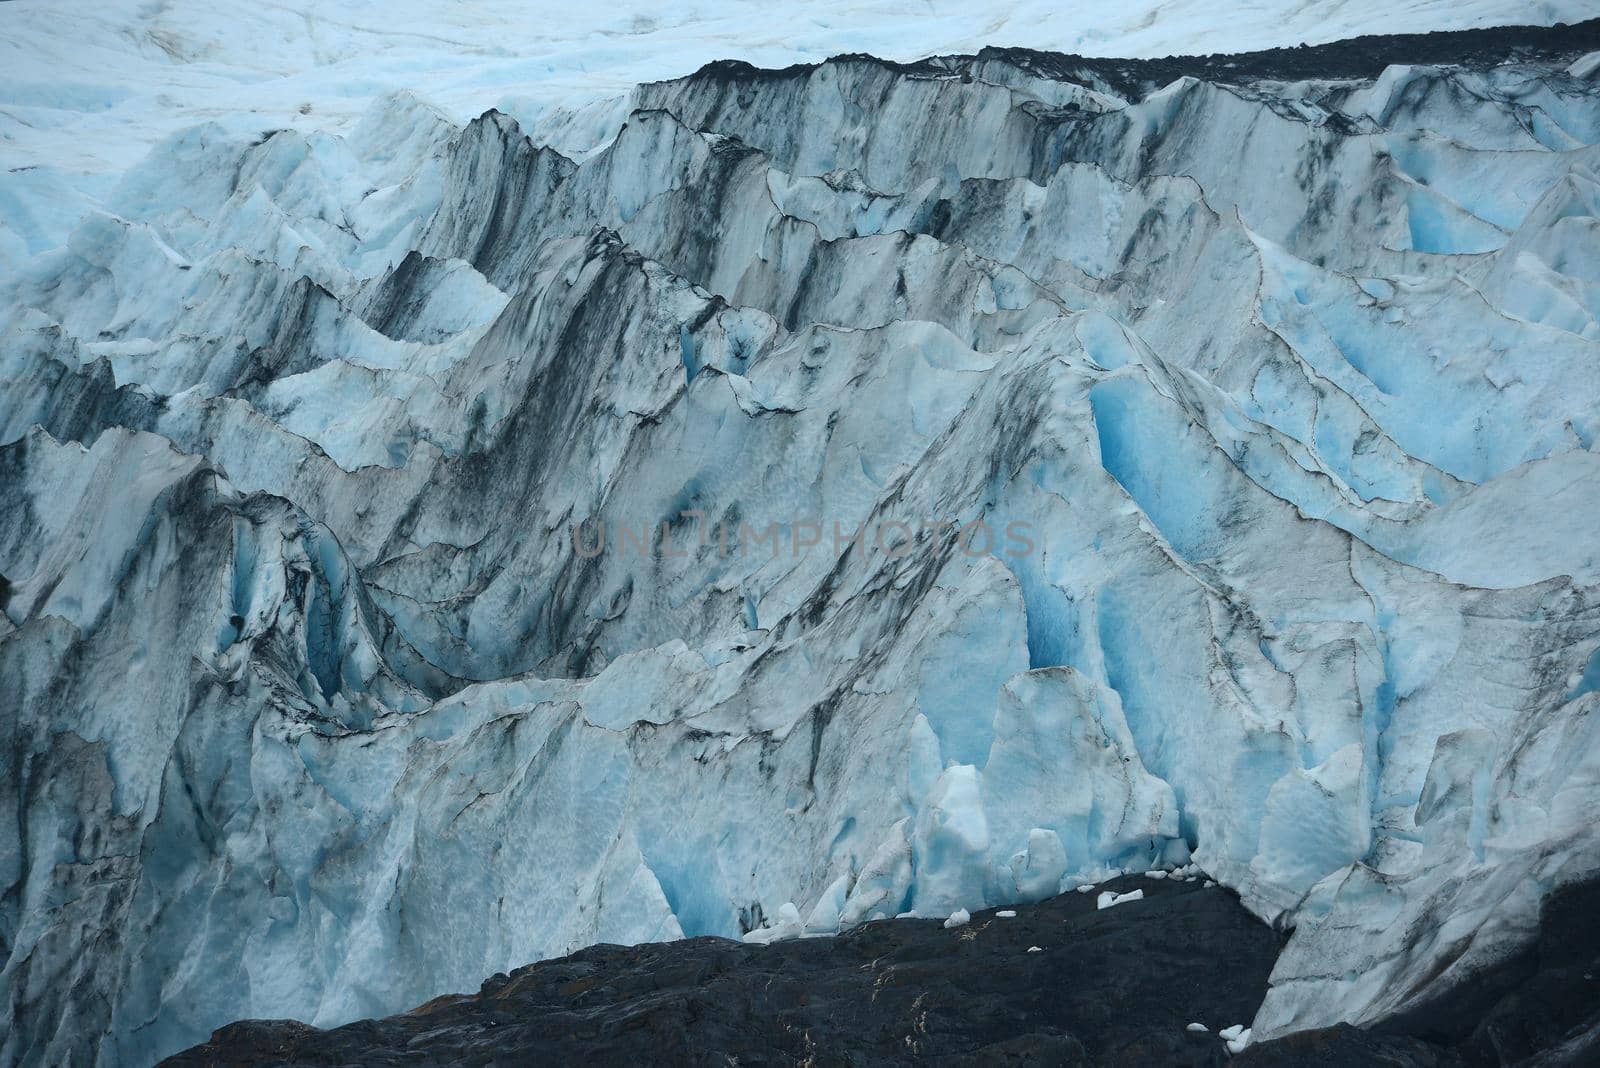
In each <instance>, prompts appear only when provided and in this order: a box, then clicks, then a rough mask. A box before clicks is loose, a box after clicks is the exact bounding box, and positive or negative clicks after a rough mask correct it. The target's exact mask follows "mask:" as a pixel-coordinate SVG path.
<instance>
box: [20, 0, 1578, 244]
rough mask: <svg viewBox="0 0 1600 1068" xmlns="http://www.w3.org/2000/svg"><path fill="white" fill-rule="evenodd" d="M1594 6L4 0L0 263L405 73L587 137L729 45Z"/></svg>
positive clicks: (1393, 25) (942, 39)
mask: <svg viewBox="0 0 1600 1068" xmlns="http://www.w3.org/2000/svg"><path fill="white" fill-rule="evenodd" d="M1592 13H1593V11H1592V6H1591V5H1590V4H1589V3H1588V2H1587V0H1539V2H1538V3H1533V4H1522V3H1509V2H1507V0H1406V2H1402V3H1393V2H1389V0H1354V2H1346V3H1329V2H1325V0H1324V2H1319V0H1269V2H1264V3H1250V4H1219V3H1216V2H1214V0H1159V2H1158V0H1130V2H1127V3H1117V4H1098V3H1096V4H1081V5H1072V4H1060V3H1054V2H1047V0H995V2H992V3H989V2H972V0H960V2H954V3H952V2H948V0H821V2H819V0H794V2H791V3H783V4H770V3H761V2H758V0H699V2H689V3H676V2H664V0H626V2H622V3H610V4H579V5H573V4H552V3H533V4H529V3H525V2H519V0H475V2H472V3H439V2H431V0H400V2H388V0H356V2H352V3H340V4H336V5H329V4H326V3H312V2H308V0H291V2H288V3H271V4H262V3H249V2H246V0H220V2H211V0H96V2H94V3H80V4H63V3H60V2H59V0H10V2H8V3H5V4H0V163H3V169H0V265H4V264H6V263H8V262H9V263H15V262H17V261H18V260H19V259H20V258H22V257H23V256H24V255H25V254H30V253H37V252H41V251H44V250H45V249H46V248H50V247H53V246H55V245H58V244H60V243H61V242H62V241H63V240H65V238H66V235H67V232H68V231H69V230H70V229H71V226H72V225H73V224H74V223H76V221H77V220H78V219H79V218H81V217H82V215H83V213H84V211H85V210H87V208H89V207H91V206H94V205H96V204H97V203H98V202H99V199H100V198H101V197H103V196H104V195H105V194H106V193H107V192H108V191H109V189H110V183H111V181H112V178H113V176H114V175H116V174H117V173H120V172H121V171H123V170H126V169H127V168H128V167H130V166H131V165H132V164H134V163H135V162H137V161H138V160H139V159H140V158H142V157H143V156H144V154H145V153H146V152H148V151H149V150H150V148H151V147H152V146H154V145H155V144H156V143H157V142H158V141H160V140H161V139H162V138H164V137H166V136H167V135H168V134H170V133H172V132H173V131H174V130H177V129H180V128H182V127H185V126H191V125H194V124H196V123H200V122H217V123H221V124H222V125H223V126H224V127H225V128H227V129H229V130H230V131H232V132H233V133H235V134H241V135H242V134H250V133H258V132H261V131H264V130H274V129H294V130H300V131H303V132H308V131H312V130H347V129H349V128H350V127H352V126H353V125H354V123H355V122H356V121H357V120H358V119H359V117H360V116H361V115H362V114H363V113H364V112H365V111H366V108H367V106H368V105H369V104H370V103H371V101H372V100H373V99H375V98H376V97H379V96H382V95H384V94H386V93H389V92H394V91H398V90H407V91H413V92H417V93H419V94H420V95H422V96H423V97H424V98H426V99H427V100H428V102H429V103H431V104H433V105H435V106H437V107H440V108H442V109H444V110H445V112H446V113H447V114H449V115H450V116H451V117H452V118H454V119H456V120H457V121H462V122H464V121H466V120H468V119H470V118H472V117H473V116H475V115H478V114H480V113H481V112H483V111H485V110H487V109H489V108H498V109H499V110H501V111H503V112H505V113H507V114H509V115H512V116H514V117H515V118H516V119H517V120H518V121H519V122H520V123H521V124H522V126H523V127H524V128H525V129H527V130H529V131H531V132H533V133H534V134H535V135H536V136H538V137H539V139H540V140H551V139H552V137H554V138H556V139H557V143H558V145H559V147H561V148H563V149H564V150H567V151H568V152H569V154H571V153H572V152H574V151H578V150H581V149H584V148H588V147H592V146H593V145H594V144H595V143H597V142H598V141H600V140H602V139H604V138H605V137H607V136H609V135H610V133H611V132H613V131H614V130H615V128H616V126H617V124H618V123H619V122H620V120H621V118H622V116H623V115H624V114H625V113H626V109H625V107H622V106H621V105H620V100H619V98H620V97H621V96H622V95H623V94H625V93H626V92H627V91H628V90H629V89H630V88H631V87H632V86H633V85H635V84H636V83H639V82H644V81H654V80H658V79H663V78H674V77H679V76H681V75H684V74H688V73H689V72H691V71H693V70H695V69H696V68H698V67H700V66H701V65H703V64H705V63H709V62H713V61H716V60H723V59H741V60H746V61H749V62H752V63H755V64H757V65H759V66H765V67H782V66H786V65H788V64H790V63H799V62H816V61H817V60H821V59H825V58H827V57H828V56H832V55H838V54H842V53H848V52H865V53H870V54H872V55H877V56H882V57H884V58H887V59H895V60H902V61H909V60H915V59H920V58H922V57H924V56H928V55H935V54H947V53H963V52H965V53H971V52H976V51H977V50H978V49H980V48H982V47H984V46H989V45H999V46H1008V45H1017V46H1023V47H1028V48H1038V49H1050V50H1054V51H1060V52H1069V53H1080V54H1083V55H1091V56H1162V55H1176V54H1204V53H1210V52H1240V51H1248V50H1251V49H1257V48H1268V47H1275V46H1280V45H1294V44H1299V43H1301V42H1308V43H1319V42H1323V41H1331V40H1335V39H1339V38H1343V37H1350V36H1354V35H1357V34H1362V33H1412V32H1426V31H1432V30H1449V29H1460V28H1466V27H1474V26H1490V25H1498V24H1505V23H1513V22H1515V23H1522V24H1534V25H1549V24H1552V23H1555V22H1561V21H1568V22H1570V21H1576V20H1578V19H1581V18H1585V17H1588V16H1589V15H1591V14H1592ZM574 113H575V114H574ZM540 120H544V121H543V124H541V121H540Z"/></svg>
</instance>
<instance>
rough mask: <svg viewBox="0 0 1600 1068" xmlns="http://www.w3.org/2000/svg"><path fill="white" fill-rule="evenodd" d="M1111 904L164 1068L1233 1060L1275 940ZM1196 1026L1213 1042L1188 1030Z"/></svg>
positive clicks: (893, 923) (465, 1009)
mask: <svg viewBox="0 0 1600 1068" xmlns="http://www.w3.org/2000/svg"><path fill="white" fill-rule="evenodd" d="M1108 886H1109V887H1110V888H1113V889H1120V890H1124V891H1125V890H1128V889H1131V888H1133V887H1135V886H1137V887H1140V888H1142V889H1143V890H1144V892H1145V900H1143V901H1135V902H1129V903H1127V904H1123V905H1118V906H1116V907H1114V908H1110V909H1105V910H1097V909H1096V908H1095V895H1093V894H1075V893H1074V894H1064V895H1062V896H1060V897H1057V898H1053V899H1051V900H1049V901H1046V902H1043V903H1041V904H1039V905H1033V906H1026V905H1024V906H1018V907H1017V909H1016V912H1017V916H1016V917H1015V918H1011V919H1001V918H998V917H997V916H996V915H995V914H994V912H993V911H989V912H980V913H978V914H977V915H976V916H974V917H973V918H972V922H971V923H970V924H968V925H967V926H965V927H960V928H956V929H953V930H946V929H945V928H944V926H943V924H942V923H940V922H939V921H937V920H888V921H881V922H877V923H869V924H866V925H865V926H862V927H860V928H857V929H855V930H852V931H849V932H847V933H845V934H842V935H840V936H838V937H833V938H815V939H799V940H794V941H787V942H780V943H777V944H774V945H771V946H756V945H746V944H743V943H739V942H732V941H728V940H726V939H718V938H695V939H689V940H686V941H682V942H672V943H663V944H652V945H642V946H632V947H621V946H593V947H591V948H589V949H585V950H582V951H580V952H578V953H575V954H573V955H572V956H570V957H565V958H562V959H560V960H550V961H543V962H541V963H538V964H534V965H530V966H529V967H526V968H521V969H518V970H517V971H515V972H513V973H512V974H511V975H509V976H506V975H497V976H495V977H493V978H492V979H490V980H489V981H488V982H486V983H484V985H483V989H482V990H481V991H480V992H479V993H477V994H472V995H462V996H449V997H443V998H438V999H435V1000H434V1001H431V1002H429V1003H428V1004H426V1005H423V1006H421V1007H419V1008H417V1009H413V1010H412V1011H411V1012H409V1013H406V1014H404V1015H400V1016H393V1017H390V1018H388V1019H385V1020H367V1021H362V1022H360V1023H354V1024H349V1025H347V1026H344V1027H339V1028H335V1029H332V1030H329V1031H320V1030H317V1029H315V1028H310V1027H307V1026H306V1025H304V1024H301V1023H297V1022H294V1021H282V1020H274V1021H261V1020H252V1021H246V1022H243V1023H236V1024H232V1025H230V1026H228V1027H225V1028H223V1029H221V1030H220V1031H218V1032H216V1033H215V1034H214V1035H212V1037H211V1041H209V1042H207V1043H206V1044H205V1045H203V1046H198V1047H196V1048H194V1049H192V1050H189V1051H187V1052H185V1053H182V1054H179V1055H178V1056H176V1057H173V1058H171V1059H170V1060H168V1061H166V1062H165V1063H166V1064H167V1065H169V1066H172V1068H178V1066H200V1065H287V1064H304V1065H356V1064H359V1065H366V1066H376V1065H390V1064H440V1063H450V1064H563V1063H579V1062H580V1061H588V1062H590V1063H595V1064H617V1063H628V1062H637V1063H658V1064H659V1063H669V1064H719V1065H720V1064H732V1063H737V1064H741V1065H779V1064H784V1065H786V1064H800V1063H811V1064H817V1065H868V1064H871V1065H880V1064H930V1063H932V1064H948V1065H973V1066H976V1065H1075V1064H1114V1065H1150V1064H1163V1065H1212V1064H1221V1063H1224V1062H1226V1061H1227V1059H1228V1058H1227V1052H1226V1050H1225V1048H1224V1046H1223V1043H1222V1041H1221V1039H1219V1038H1218V1037H1217V1036H1216V1034H1215V1032H1216V1031H1217V1030H1218V1029H1220V1028H1222V1027H1226V1026H1227V1025H1229V1024H1232V1023H1241V1022H1245V1023H1247V1022H1249V1020H1250V1018H1251V1017H1252V1016H1253V1015H1254V1014H1255V1011H1256V1008H1257V1007H1258V1006H1259V1005H1260V1003H1261V999H1262V997H1263V996H1264V994H1265V992H1266V988H1267V976H1268V974H1269V973H1270V972H1271V970H1272V963H1273V960H1274V959H1275V958H1276V956H1277V954H1278V950H1279V948H1280V946H1281V940H1280V936H1279V935H1278V934H1276V933H1274V932H1273V931H1272V930H1270V929H1269V928H1268V927H1266V926H1265V925H1263V924H1262V923H1260V922H1259V921H1257V920H1256V919H1254V918H1253V917H1252V916H1250V914H1249V913H1247V912H1246V911H1245V910H1244V909H1243V908H1242V907H1241V906H1240V904H1239V902H1238V900H1237V899H1236V898H1235V897H1234V896H1233V895H1232V894H1230V893H1229V892H1228V891H1226V890H1224V889H1222V888H1221V887H1211V888H1209V889H1202V887H1201V884H1200V883H1198V882H1191V883H1185V882H1177V881H1172V880H1153V879H1145V878H1143V877H1125V878H1122V879H1118V880H1115V881H1113V882H1112V883H1110V884H1108ZM1030 946H1039V947H1041V951H1040V952H1037V953H1029V952H1028V948H1029V947H1030ZM1195 1020H1198V1021H1201V1022H1204V1023H1206V1024H1207V1025H1208V1026H1210V1027H1211V1031H1212V1033H1209V1034H1191V1033H1189V1032H1187V1031H1185V1030H1184V1027H1185V1025H1186V1024H1188V1023H1189V1022H1191V1021H1195Z"/></svg>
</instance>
